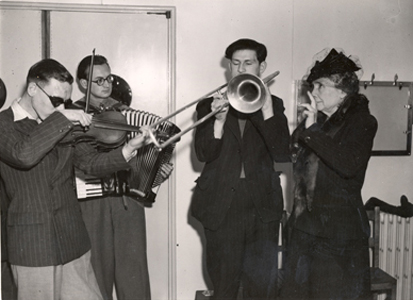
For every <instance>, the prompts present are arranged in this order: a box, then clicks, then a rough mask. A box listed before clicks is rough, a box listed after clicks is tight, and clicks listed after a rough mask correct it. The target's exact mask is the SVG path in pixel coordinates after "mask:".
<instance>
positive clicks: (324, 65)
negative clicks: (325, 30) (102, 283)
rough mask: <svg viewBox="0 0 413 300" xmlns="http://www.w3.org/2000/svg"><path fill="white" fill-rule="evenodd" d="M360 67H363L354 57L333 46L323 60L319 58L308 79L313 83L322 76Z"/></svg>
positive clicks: (352, 70) (351, 70) (355, 69)
mask: <svg viewBox="0 0 413 300" xmlns="http://www.w3.org/2000/svg"><path fill="white" fill-rule="evenodd" d="M360 69H361V67H359V66H358V65H357V64H356V63H355V62H354V61H353V60H352V59H350V58H349V57H347V56H346V55H345V54H344V53H343V52H340V53H339V52H337V51H336V49H334V48H333V49H331V51H330V53H328V55H327V56H326V57H325V58H324V59H323V60H322V61H321V62H320V61H319V60H317V61H316V62H315V65H314V66H313V67H312V68H311V71H310V75H308V77H307V79H306V81H307V82H308V83H312V82H313V81H314V80H316V79H318V78H321V77H329V76H330V75H333V74H340V73H346V72H356V71H358V70H360Z"/></svg>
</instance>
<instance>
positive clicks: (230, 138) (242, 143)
mask: <svg viewBox="0 0 413 300" xmlns="http://www.w3.org/2000/svg"><path fill="white" fill-rule="evenodd" d="M266 56H267V49H266V47H265V46H264V45H263V44H260V43H258V42H256V41H254V40H250V39H240V40H237V41H235V42H234V43H232V44H231V45H229V46H228V48H227V49H226V51H225V57H226V58H227V59H228V60H229V64H228V67H229V70H230V73H231V77H232V80H231V82H233V79H234V78H235V77H237V76H239V75H245V74H251V75H252V76H250V77H251V78H248V80H244V81H242V82H239V83H237V84H239V86H238V87H239V88H238V89H237V88H236V89H235V90H242V88H240V86H241V85H243V84H244V83H245V82H246V81H248V82H249V81H251V80H254V78H255V76H258V77H260V76H261V74H262V73H263V72H264V71H265V69H266V66H267V64H266V62H265V58H266ZM254 75H255V76H254ZM247 76H248V75H247ZM238 78H240V77H238ZM231 82H230V83H229V85H228V88H227V94H224V95H221V94H220V93H218V94H217V95H215V96H214V97H211V98H207V99H204V100H202V101H200V102H199V103H198V105H197V108H196V110H197V117H198V119H201V118H203V117H204V116H206V115H208V114H209V113H210V112H211V111H217V113H216V114H215V116H214V117H213V118H210V119H207V120H206V121H205V122H203V123H201V124H200V125H199V126H198V127H197V129H196V133H195V150H196V155H197V158H198V159H199V160H200V161H201V162H204V163H205V166H204V169H203V171H202V173H201V176H200V177H199V178H198V179H197V181H196V182H197V185H196V188H195V193H194V196H193V203H192V208H191V209H192V215H193V216H194V217H195V218H196V219H198V220H199V221H200V222H201V223H202V225H203V227H204V230H205V237H206V241H207V242H206V259H207V262H206V265H207V270H208V273H209V276H210V279H211V281H212V283H213V288H214V296H213V299H236V298H237V293H238V290H239V288H240V286H242V288H243V289H242V290H243V299H274V298H276V294H277V256H278V252H277V247H278V232H279V223H280V219H281V215H282V211H283V196H282V190H281V185H280V179H279V174H278V173H277V172H275V171H274V168H273V162H274V161H276V162H286V161H288V160H289V138H290V135H289V130H288V125H287V118H286V117H285V115H284V106H283V101H282V100H281V99H280V98H278V97H275V96H272V95H271V94H270V92H269V89H268V87H267V86H265V85H263V88H262V91H261V90H257V93H258V94H259V95H262V97H261V98H262V99H260V102H261V105H260V106H259V107H258V110H257V111H253V112H251V111H250V110H248V109H247V110H245V111H239V110H236V109H234V107H237V106H245V105H244V104H242V105H232V104H231V106H228V99H227V98H228V97H229V91H230V88H231V86H230V85H231ZM247 94H248V93H247ZM227 96H228V97H227ZM236 96H237V95H236ZM236 96H235V98H237V97H236ZM238 96H240V95H238ZM232 97H233V95H232ZM238 98H240V97H238ZM244 100H245V99H244ZM248 100H249V99H247V102H248ZM238 101H241V100H239V99H238ZM247 102H246V103H245V104H246V105H247V106H248V103H247ZM246 111H247V113H246Z"/></svg>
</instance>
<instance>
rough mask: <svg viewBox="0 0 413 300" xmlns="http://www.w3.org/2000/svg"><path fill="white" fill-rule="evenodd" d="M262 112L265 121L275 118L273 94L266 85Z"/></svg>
mask: <svg viewBox="0 0 413 300" xmlns="http://www.w3.org/2000/svg"><path fill="white" fill-rule="evenodd" d="M261 111H262V116H263V117H264V120H267V119H269V118H271V117H272V116H274V110H273V105H272V98H271V92H270V89H269V88H268V86H267V85H265V102H264V105H263V106H262V108H261Z"/></svg>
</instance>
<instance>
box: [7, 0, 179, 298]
mask: <svg viewBox="0 0 413 300" xmlns="http://www.w3.org/2000/svg"><path fill="white" fill-rule="evenodd" d="M0 10H40V11H43V13H42V34H41V36H42V42H41V43H42V51H41V52H42V58H48V57H49V56H50V40H49V39H48V37H49V38H50V35H49V34H50V31H48V30H49V29H48V14H47V12H48V11H59V12H92V13H118V14H122V13H125V14H126V13H127V14H157V15H165V17H166V19H167V20H168V26H167V27H168V32H167V39H168V41H167V44H168V85H169V87H168V90H169V93H168V100H167V102H168V114H169V113H171V112H173V111H175V103H176V8H175V7H174V6H141V5H102V4H66V3H61V4H60V3H37V2H36V3H33V2H17V1H16V2H14V1H13V2H11V1H0ZM44 25H45V26H44ZM49 25H50V24H49ZM170 121H172V122H175V117H173V118H171V120H170ZM172 163H173V164H174V165H175V166H176V157H175V155H174V156H173V157H172ZM175 174H176V172H172V174H171V176H170V177H169V180H168V181H167V183H166V184H168V299H176V296H177V288H176V284H177V279H176V205H175V203H176V201H175V200H176V175H175Z"/></svg>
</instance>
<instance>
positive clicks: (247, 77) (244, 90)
mask: <svg viewBox="0 0 413 300" xmlns="http://www.w3.org/2000/svg"><path fill="white" fill-rule="evenodd" d="M266 94H267V93H266V89H265V84H264V82H263V81H262V80H261V78H259V77H258V76H255V75H253V74H240V75H237V76H235V77H234V78H232V79H231V81H230V82H229V83H228V87H227V98H228V101H229V104H230V105H231V106H232V107H233V108H234V109H236V110H237V111H239V112H242V113H245V114H250V113H254V112H256V111H258V110H260V109H261V108H262V106H263V105H264V102H265V97H266Z"/></svg>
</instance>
